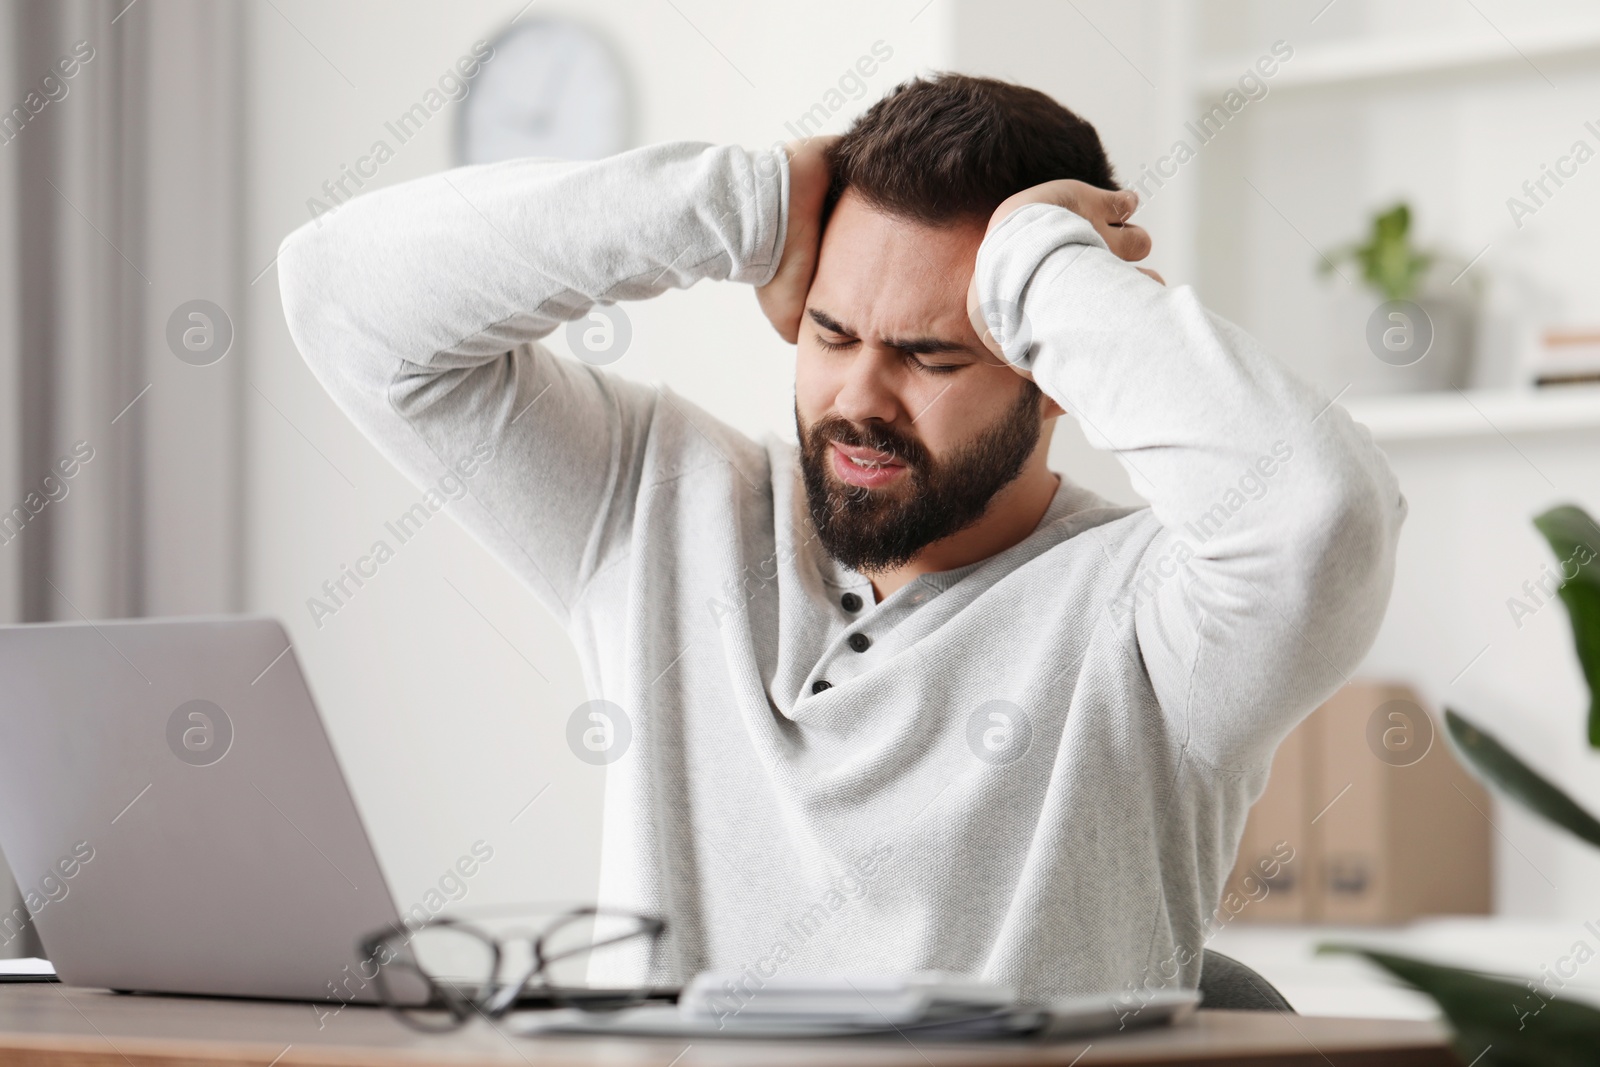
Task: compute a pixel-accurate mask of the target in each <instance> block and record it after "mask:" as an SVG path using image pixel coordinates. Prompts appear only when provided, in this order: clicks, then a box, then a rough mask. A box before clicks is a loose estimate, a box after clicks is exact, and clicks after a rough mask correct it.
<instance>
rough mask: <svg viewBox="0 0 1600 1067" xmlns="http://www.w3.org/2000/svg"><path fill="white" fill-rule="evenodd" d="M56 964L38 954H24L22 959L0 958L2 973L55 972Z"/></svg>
mask: <svg viewBox="0 0 1600 1067" xmlns="http://www.w3.org/2000/svg"><path fill="white" fill-rule="evenodd" d="M55 973H56V967H55V964H53V963H51V962H50V961H49V960H41V959H39V958H38V957H37V956H24V957H22V958H21V959H14V960H0V975H19V974H27V975H37V974H55Z"/></svg>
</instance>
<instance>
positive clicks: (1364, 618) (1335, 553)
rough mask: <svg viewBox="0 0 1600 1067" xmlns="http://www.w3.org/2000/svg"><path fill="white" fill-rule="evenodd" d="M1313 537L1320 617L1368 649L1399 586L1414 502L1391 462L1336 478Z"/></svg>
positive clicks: (1315, 606)
mask: <svg viewBox="0 0 1600 1067" xmlns="http://www.w3.org/2000/svg"><path fill="white" fill-rule="evenodd" d="M1336 486H1337V488H1336V489H1335V491H1333V492H1331V493H1330V494H1329V496H1328V504H1327V506H1326V507H1325V508H1323V509H1321V511H1320V513H1319V514H1318V516H1317V518H1316V520H1315V521H1314V523H1313V524H1312V529H1311V531H1310V534H1309V537H1308V545H1307V550H1308V553H1309V555H1310V560H1311V563H1312V566H1311V568H1310V571H1311V589H1310V590H1309V592H1310V593H1311V596H1310V597H1309V598H1308V599H1309V605H1310V608H1311V611H1312V613H1313V615H1314V616H1315V617H1320V618H1321V619H1322V620H1324V624H1325V625H1326V624H1332V625H1333V626H1335V627H1337V629H1338V630H1339V631H1340V633H1341V636H1342V637H1344V638H1345V643H1348V645H1349V646H1350V647H1351V648H1352V649H1354V648H1359V654H1360V655H1365V653H1366V651H1367V649H1368V648H1370V647H1371V645H1372V642H1373V641H1374V640H1376V638H1377V632H1378V627H1379V625H1380V624H1381V623H1382V621H1383V616H1384V612H1385V611H1386V610H1387V608H1388V605H1389V595H1390V593H1391V592H1392V590H1393V588H1394V573H1395V556H1396V551H1397V548H1398V545H1399V541H1400V528H1401V526H1402V525H1403V524H1404V522H1405V518H1406V515H1407V513H1408V505H1407V502H1406V498H1405V495H1404V494H1403V493H1402V492H1401V491H1400V488H1399V486H1398V485H1397V484H1396V483H1395V480H1394V477H1393V475H1392V474H1391V473H1390V472H1389V470H1388V467H1387V465H1382V464H1381V461H1380V469H1378V470H1377V471H1365V470H1363V471H1361V472H1360V473H1352V474H1351V475H1349V476H1346V477H1342V478H1339V479H1337V480H1336Z"/></svg>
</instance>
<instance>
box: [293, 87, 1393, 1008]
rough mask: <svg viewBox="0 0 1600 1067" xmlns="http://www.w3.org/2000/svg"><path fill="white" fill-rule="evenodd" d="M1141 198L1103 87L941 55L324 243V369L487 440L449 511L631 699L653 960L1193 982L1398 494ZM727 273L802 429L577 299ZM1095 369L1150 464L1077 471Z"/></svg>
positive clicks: (368, 211) (416, 457)
mask: <svg viewBox="0 0 1600 1067" xmlns="http://www.w3.org/2000/svg"><path fill="white" fill-rule="evenodd" d="M1134 203H1135V201H1134V198H1133V196H1132V195H1131V194H1127V193H1119V192H1117V191H1116V185H1115V182H1114V180H1113V177H1112V172H1111V168H1110V166H1109V164H1108V163H1107V161H1106V158H1105V153H1104V151H1103V150H1102V148H1101V145H1100V141H1099V138H1098V136H1097V135H1096V134H1095V132H1094V130H1093V128H1092V127H1090V126H1089V125H1088V124H1087V123H1085V122H1084V121H1082V120H1081V119H1079V118H1078V117H1077V116H1075V115H1073V114H1072V113H1071V112H1069V111H1067V110H1066V109H1064V108H1062V107H1060V106H1059V105H1058V104H1056V103H1055V102H1053V101H1051V100H1050V99H1049V98H1048V97H1045V96H1044V95H1043V94H1040V93H1037V92H1035V91H1033V90H1030V89H1025V88H1022V87H1018V86H1013V85H1008V84H1004V83H1001V82H996V81H990V80H986V79H978V78H970V77H962V76H955V75H945V76H941V77H937V78H933V79H928V80H915V81H912V82H910V83H907V84H906V85H903V86H901V87H899V88H898V89H896V90H895V91H894V92H892V93H891V94H890V95H889V96H888V97H886V98H885V99H884V100H882V101H880V102H878V103H877V104H876V105H874V106H873V107H872V108H871V109H870V110H868V111H867V112H866V113H865V114H864V115H863V116H862V117H861V118H860V119H859V120H858V121H857V122H856V123H855V125H854V126H853V127H852V129H851V130H850V131H849V132H848V133H847V134H846V135H845V136H844V137H843V138H841V139H839V140H837V141H831V142H821V143H818V142H811V143H807V144H802V145H797V146H793V150H792V154H789V153H786V152H781V151H774V152H768V153H751V152H746V151H744V150H742V149H739V148H734V147H712V146H708V145H701V144H682V143H679V144H665V145H655V146H651V147H646V148H641V149H637V150H635V151H631V152H627V153H624V154H622V155H620V156H616V157H614V158H611V159H605V160H601V161H598V162H585V163H566V162H550V161H539V160H515V161H510V162H505V163H499V164H493V165H489V166H482V167H470V168H463V169H458V170H454V171H450V172H448V173H445V174H440V175H433V176H430V177H426V178H422V179H418V180H415V181H411V182H407V183H405V184H402V185H398V186H394V187H390V188H387V189H383V190H380V191H375V192H372V193H368V194H367V195H365V196H362V197H359V198H357V199H356V200H353V201H351V202H350V203H348V204H347V205H345V206H343V207H342V208H341V209H340V210H339V211H338V213H337V214H335V215H332V216H328V217H324V218H323V219H321V220H319V221H320V225H319V224H308V225H306V226H304V227H302V228H301V229H299V230H298V231H297V232H295V233H294V234H291V235H290V236H289V237H288V239H286V240H285V242H284V244H283V247H282V250H281V258H280V260H279V270H280V277H281V285H282V290H283V300H284V307H285V312H286V315H287V318H288V323H289V328H290V331H291V333H292V335H293V337H294V340H295V342H296V344H297V345H298V346H299V348H300V350H301V351H302V352H303V353H304V354H305V356H306V358H307V360H308V361H309V362H310V364H311V366H312V368H313V369H314V371H315V372H316V374H317V376H318V378H319V379H320V380H321V381H322V382H323V384H324V385H325V386H326V387H327V388H328V390H329V391H330V392H331V393H332V394H333V396H334V397H335V398H336V399H337V401H338V402H339V404H340V405H341V407H343V409H344V410H345V411H346V412H348V413H349V415H350V417H351V418H352V419H354V420H355V421H356V422H357V424H358V425H360V426H361V427H362V428H363V430H364V431H365V432H366V433H368V434H369V435H370V436H371V437H372V439H373V440H374V441H375V442H376V443H377V444H378V446H379V447H380V448H382V449H383V450H384V452H385V453H386V454H387V455H388V456H390V457H391V458H392V459H393V461H394V462H395V463H396V464H398V465H399V466H400V467H401V468H402V469H403V470H405V471H406V472H407V473H408V474H409V475H410V476H411V477H413V478H414V479H416V480H417V481H418V482H419V483H434V482H437V481H438V480H439V478H440V477H441V476H442V475H443V474H447V473H449V472H452V471H457V472H463V471H467V470H468V469H470V470H471V471H472V473H471V477H470V479H469V485H470V495H468V496H467V497H465V498H463V499H462V500H461V501H460V503H459V504H458V505H457V509H458V510H457V512H456V514H457V517H458V518H459V520H460V521H461V522H462V523H464V524H465V525H466V526H467V527H468V528H469V529H470V530H471V531H472V532H473V533H474V534H475V535H476V536H477V537H479V538H480V539H481V540H482V541H483V542H484V543H485V544H486V545H488V546H489V547H490V548H491V549H492V550H493V551H494V552H496V553H497V554H498V556H499V558H500V559H502V560H503V561H504V562H505V564H506V566H507V567H508V568H510V569H511V570H512V571H513V572H514V573H515V574H516V575H517V577H518V578H520V579H521V580H522V581H523V582H525V583H526V584H527V585H528V586H529V587H530V588H531V589H532V590H533V591H534V592H535V594H536V595H537V596H538V597H539V598H540V599H541V600H542V601H543V602H544V603H545V604H546V605H547V606H548V608H549V609H550V610H551V611H552V612H554V613H555V614H556V615H557V616H558V617H559V618H560V619H561V620H562V621H563V623H564V624H565V625H566V627H567V629H568V631H569V633H570V634H571V636H572V639H573V641H574V643H575V644H576V646H577V648H578V651H579V653H580V656H581V657H582V661H583V665H584V669H585V672H586V675H587V678H588V680H589V683H590V686H591V689H592V690H593V695H594V696H595V697H597V698H603V699H604V700H606V701H609V702H611V704H612V705H614V706H615V709H616V710H615V711H614V712H613V716H614V717H620V719H621V721H620V722H616V723H612V724H610V726H609V727H606V725H605V724H604V723H602V724H601V725H600V726H597V727H596V729H600V730H601V731H602V734H604V735H605V737H606V738H611V737H614V734H605V729H607V728H609V729H611V730H613V731H621V730H624V729H626V730H630V731H631V741H630V742H629V747H628V748H627V749H626V751H625V752H624V753H623V755H622V756H621V757H620V758H618V759H617V760H616V761H615V762H614V763H613V764H612V765H611V767H610V770H609V775H608V778H607V783H606V808H605V820H604V835H605V836H604V844H603V859H602V875H601V878H602V882H601V900H602V902H603V903H606V904H608V905H625V906H631V907H634V908H638V909H642V910H644V911H647V912H650V913H653V914H657V915H660V916H662V917H663V918H665V919H666V920H667V923H668V933H667V941H666V943H665V944H664V946H662V949H663V951H662V952H660V953H659V954H658V956H657V957H656V959H655V960H654V961H653V963H651V964H650V965H649V966H650V970H651V973H650V974H649V975H648V977H649V978H650V979H651V980H653V981H656V982H679V981H684V980H687V979H688V978H689V977H691V976H692V975H693V974H695V973H696V972H698V971H700V970H703V969H717V970H730V971H739V970H743V971H744V972H745V974H746V979H747V983H754V984H759V983H760V982H761V981H763V980H765V979H768V978H771V977H772V976H773V975H775V974H779V973H783V974H815V973H834V974H839V973H846V974H859V973H863V972H880V973H881V972H894V973H903V972H907V971H910V970H914V969H923V968H937V969H944V970H949V971H957V972H966V973H970V974H974V975H981V976H983V977H987V978H991V979H994V980H998V981H1002V982H1006V983H1009V984H1011V985H1013V986H1015V987H1016V988H1017V989H1018V991H1019V992H1020V993H1021V994H1023V995H1025V996H1048V995H1055V994H1071V993H1083V992H1089V991H1095V990H1106V989H1129V988H1145V987H1149V986H1153V985H1161V984H1164V983H1167V984H1183V985H1189V986H1192V985H1193V984H1194V983H1195V982H1196V980H1197V978H1198V974H1199V966H1200V961H1199V951H1200V948H1201V945H1202V943H1203V941H1204V939H1205V937H1206V936H1207V933H1208V932H1209V929H1210V928H1211V924H1212V918H1213V915H1214V912H1215V909H1216V907H1217V904H1218V899H1219V895H1220V893H1221V889H1222V885H1223V882H1224V879H1225V878H1226V876H1227V873H1228V871H1229V868H1230V866H1231V862H1232V859H1233V855H1234V852H1235V849H1236V847H1237V844H1238V839H1239V835H1240V832H1241V829H1242V826H1243V823H1244V819H1245V815H1246V812H1247V810H1248V808H1249V806H1250V803H1251V802H1252V800H1253V799H1254V798H1255V797H1256V796H1257V795H1259V793H1260V791H1261V789H1262V788H1263V786H1264V784H1265V780H1266V775H1267V769H1268V765H1269V761H1270V759H1271V756H1272V753H1273V750H1274V748H1275V747H1276V746H1277V744H1278V742H1279V741H1280V740H1281V739H1282V738H1283V736H1284V735H1285V734H1286V733H1287V732H1288V731H1289V730H1290V729H1291V728H1292V727H1293V726H1294V725H1295V723H1296V722H1297V721H1298V720H1299V719H1300V718H1301V717H1302V716H1303V715H1304V714H1306V713H1307V712H1308V711H1309V710H1310V709H1311V708H1313V707H1314V706H1315V705H1317V704H1318V703H1319V702H1320V701H1321V700H1323V699H1324V698H1325V697H1327V696H1328V695H1329V694H1331V693H1332V692H1333V691H1334V690H1335V689H1336V688H1337V687H1338V686H1339V685H1340V684H1341V683H1342V682H1343V681H1344V678H1345V675H1346V674H1347V672H1349V671H1350V670H1351V669H1353V668H1354V667H1355V665H1356V664H1357V663H1358V662H1359V661H1360V659H1361V657H1362V656H1363V655H1364V653H1365V652H1366V650H1367V649H1368V647H1369V646H1370V644H1371V642H1372V640H1373V638H1374V636H1375V633H1376V630H1377V627H1378V624H1379V622H1380V620H1381V618H1382V615H1383V611H1384V608H1385V606H1386V603H1387V599H1388V595H1389V590H1390V585H1391V581H1392V575H1393V566H1394V550H1395V542H1396V539H1397V537H1398V533H1399V529H1400V525H1401V523H1402V521H1403V519H1404V517H1405V514H1406V502H1405V500H1404V498H1403V497H1402V496H1401V494H1400V491H1399V489H1398V487H1397V485H1396V483H1395V479H1394V477H1393V476H1392V474H1391V473H1390V471H1389V468H1388V466H1387V465H1386V463H1385V461H1384V458H1383V455H1382V454H1381V453H1380V452H1379V450H1378V449H1377V448H1376V447H1374V445H1373V443H1372V440H1371V437H1370V435H1369V434H1368V433H1367V432H1366V431H1365V430H1364V429H1362V428H1360V427H1358V426H1357V425H1355V424H1354V423H1353V422H1352V421H1351V420H1350V418H1349V417H1348V415H1347V414H1346V413H1345V411H1344V410H1343V409H1341V408H1339V407H1337V406H1328V404H1327V401H1326V400H1324V399H1323V398H1321V397H1319V396H1318V395H1316V393H1315V392H1314V391H1313V390H1312V389H1311V388H1309V387H1308V386H1307V385H1305V384H1304V383H1302V382H1301V381H1300V380H1298V379H1297V378H1296V377H1294V376H1293V375H1292V374H1290V373H1289V372H1288V371H1287V370H1286V369H1285V368H1284V367H1283V366H1282V365H1281V364H1280V363H1278V362H1277V361H1276V360H1275V359H1274V358H1272V357H1271V356H1269V355H1267V354H1266V353H1265V352H1263V351H1262V350H1261V349H1260V348H1259V346H1257V345H1256V344H1255V342H1253V341H1252V340H1251V339H1250V338H1249V337H1247V336H1246V335H1245V334H1243V333H1242V332H1241V331H1240V330H1238V329H1237V328H1236V327H1234V326H1232V325H1231V324H1229V323H1227V322H1225V321H1223V320H1222V319H1220V318H1217V317H1216V316H1214V315H1211V314H1210V313H1208V312H1207V311H1206V310H1205V309H1204V308H1202V307H1201V305H1200V304H1199V302H1198V301H1197V300H1196V298H1195V295H1194V292H1193V291H1192V290H1191V289H1189V288H1187V287H1180V288H1167V287H1165V286H1164V285H1163V284H1162V283H1161V282H1160V281H1159V280H1158V279H1156V278H1154V277H1152V276H1147V275H1146V274H1145V273H1142V272H1141V271H1140V270H1139V269H1138V268H1136V267H1134V266H1132V265H1131V263H1130V262H1129V261H1136V260H1139V259H1142V258H1143V257H1144V256H1145V255H1146V254H1147V252H1148V250H1149V247H1150V242H1149V238H1148V237H1147V235H1146V234H1145V233H1144V231H1143V230H1141V229H1140V228H1139V227H1137V226H1133V225H1131V224H1129V223H1127V222H1126V221H1125V220H1126V218H1127V217H1128V216H1129V214H1130V213H1131V211H1132V208H1133V206H1134ZM706 278H710V279H716V280H727V281H735V282H742V283H745V284H748V285H752V286H755V287H756V294H757V298H758V299H759V301H760V303H761V307H762V309H763V310H764V311H765V312H766V314H767V315H768V317H769V318H770V319H771V320H772V322H773V324H774V325H775V326H776V327H777V329H778V331H779V332H780V333H781V334H782V335H783V336H784V338H785V339H787V340H789V341H791V342H795V343H796V344H797V359H796V372H795V421H796V429H797V432H798V439H799V446H798V448H796V447H795V446H794V445H791V444H788V443H786V442H784V441H781V440H779V439H778V438H776V437H769V438H768V439H766V440H764V441H762V442H759V443H758V442H756V441H752V440H750V439H748V438H747V437H745V436H744V435H742V434H740V433H738V432H737V431H735V430H733V429H732V428H730V427H729V426H727V425H725V424H723V423H721V422H720V421H718V420H717V419H716V418H714V417H712V416H711V415H709V414H707V413H706V412H704V411H702V410H700V409H698V408H696V407H695V406H694V405H693V404H691V403H689V402H688V401H686V400H684V399H683V398H681V397H679V396H677V395H675V394H674V393H672V392H671V391H670V390H668V389H665V388H663V387H658V386H652V385H647V384H643V383H640V382H636V381H633V380H630V379H628V378H625V377H622V376H620V375H617V374H614V373H610V372H608V371H606V370H603V369H598V368H595V367H591V366H588V365H585V364H582V363H578V362H575V361H572V360H565V359H559V358H557V357H555V356H553V355H552V354H551V353H550V352H549V351H548V350H546V349H545V348H543V347H542V346H540V345H539V344H538V343H537V342H538V339H539V338H541V337H543V336H545V335H548V334H549V333H551V332H552V331H554V330H556V329H558V328H560V327H562V326H563V324H565V323H567V322H568V321H571V320H575V319H578V318H581V317H583V316H584V315H585V314H586V313H587V312H588V311H589V310H590V308H591V307H593V306H594V305H595V304H596V303H601V302H607V303H608V302H613V301H620V300H640V299H644V298H647V297H650V296H654V295H656V294H658V293H660V292H663V291H665V290H667V289H669V288H686V287H688V286H690V285H693V284H694V283H695V282H697V281H699V280H701V279H706ZM975 323H976V324H977V325H978V326H980V327H982V328H983V331H982V335H981V336H980V333H979V330H978V329H976V328H975V326H974V324H975ZM716 336H717V333H716V330H715V329H714V328H708V329H707V330H706V332H705V334H704V337H705V342H706V343H705V344H704V345H703V346H702V347H703V348H704V349H706V351H705V355H704V358H706V359H723V360H731V359H737V358H739V354H738V353H736V352H719V351H716V350H715V347H716V346H715V339H716ZM1063 412H1068V413H1070V414H1071V415H1072V417H1074V418H1076V419H1077V420H1078V421H1079V423H1080V424H1081V425H1082V426H1083V428H1084V430H1085V432H1086V434H1087V435H1088V437H1089V440H1090V442H1091V443H1092V444H1094V445H1095V446H1096V447H1098V448H1103V449H1109V450H1111V451H1112V452H1113V454H1114V455H1116V456H1117V458H1118V459H1119V460H1120V461H1121V462H1122V464H1123V465H1124V466H1125V467H1126V469H1127V470H1128V472H1129V474H1130V476H1131V477H1132V480H1133V484H1134V487H1135V488H1136V489H1137V490H1138V491H1139V492H1140V493H1141V494H1142V495H1143V496H1144V497H1146V498H1147V499H1148V500H1149V501H1151V505H1150V506H1149V507H1145V508H1132V507H1118V506H1113V505H1112V504H1110V503H1109V502H1107V501H1106V500H1104V499H1101V498H1099V497H1097V496H1096V495H1094V494H1093V493H1091V492H1088V491H1087V490H1085V489H1083V488H1082V487H1080V486H1077V485H1074V484H1073V483H1072V482H1071V480H1070V479H1068V478H1065V477H1061V476H1060V475H1057V474H1055V473H1053V472H1051V471H1050V470H1049V468H1048V467H1047V466H1046V455H1047V450H1048V444H1049V440H1050V429H1051V427H1052V425H1053V423H1054V420H1055V419H1057V418H1059V417H1060V416H1061V414H1062V413H1063ZM485 444H487V445H488V446H490V447H492V449H493V455H492V459H490V460H488V461H486V462H482V463H479V462H478V461H477V460H476V459H474V457H475V456H481V455H483V454H484V451H483V449H484V446H485ZM469 461H470V462H469ZM563 710H564V709H563ZM544 713H545V714H549V713H550V712H549V710H548V709H545V710H544ZM596 722H597V723H598V722H600V720H596ZM597 736H598V735H597ZM637 966H639V967H640V968H642V967H644V964H642V963H638V964H637Z"/></svg>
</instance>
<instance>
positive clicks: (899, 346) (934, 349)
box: [806, 308, 981, 358]
mask: <svg viewBox="0 0 1600 1067" xmlns="http://www.w3.org/2000/svg"><path fill="white" fill-rule="evenodd" d="M806 314H807V315H809V316H810V317H811V321H812V322H814V323H816V324H817V325H818V326H821V327H822V328H823V329H824V330H827V331H828V332H830V333H836V334H838V335H839V336H841V337H855V336H857V335H856V332H855V331H854V330H852V329H851V328H850V327H848V326H846V325H845V324H844V323H842V322H840V321H838V320H837V319H835V318H834V317H833V316H832V315H829V314H828V313H827V312H826V311H818V310H817V309H816V308H806ZM880 343H881V344H882V345H883V346H884V347H886V348H893V349H896V350H897V351H900V352H905V353H907V354H908V355H914V356H931V355H965V356H974V357H978V358H981V353H978V352H975V351H973V349H972V348H971V347H970V346H968V345H965V344H963V343H961V342H960V341H951V340H946V339H945V338H943V337H909V338H906V339H905V340H900V341H897V340H893V339H890V338H885V339H884V340H883V341H881V342H880Z"/></svg>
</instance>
